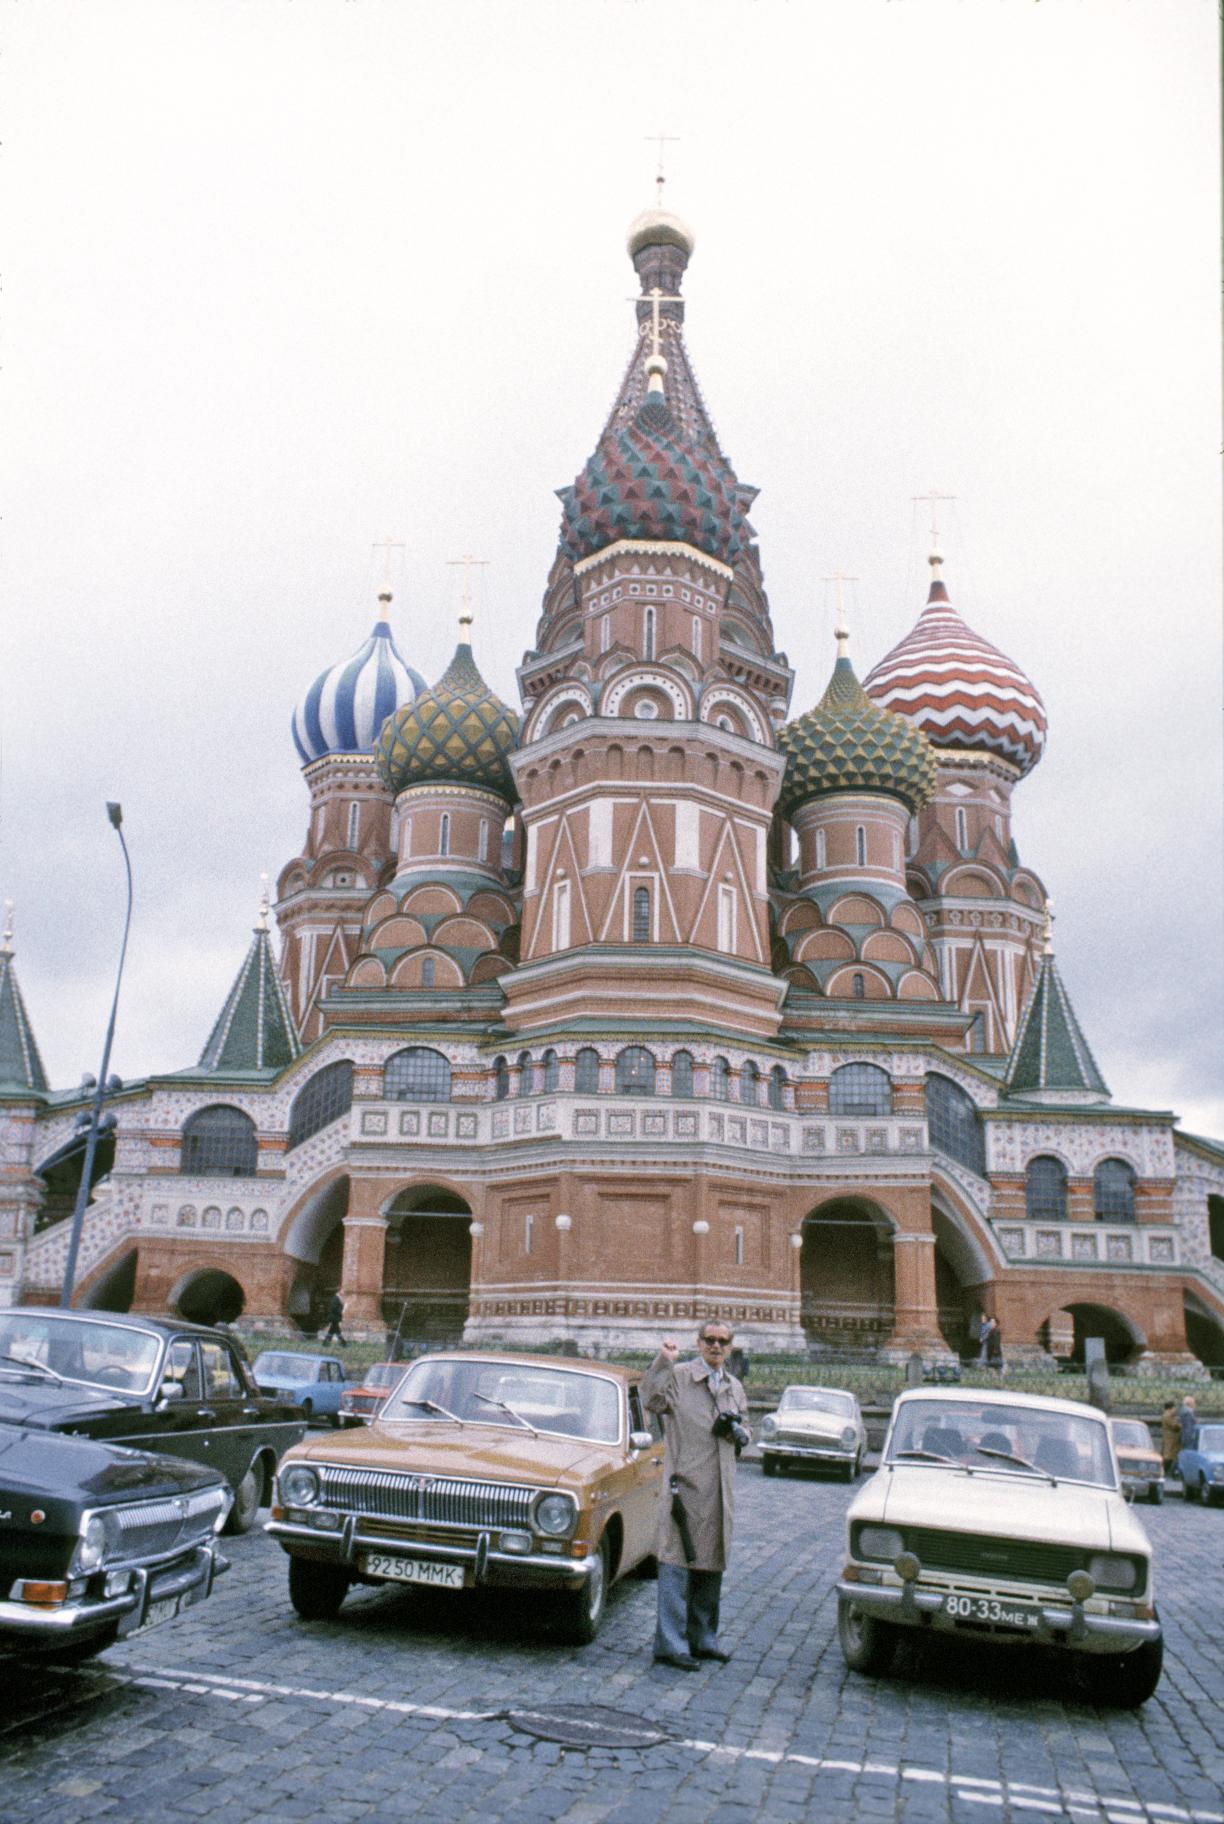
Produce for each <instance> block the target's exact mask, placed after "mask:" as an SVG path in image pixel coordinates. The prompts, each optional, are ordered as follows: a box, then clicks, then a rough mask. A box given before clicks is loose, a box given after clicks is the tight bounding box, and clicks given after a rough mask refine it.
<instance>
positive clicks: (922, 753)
mask: <svg viewBox="0 0 1224 1824" xmlns="http://www.w3.org/2000/svg"><path fill="white" fill-rule="evenodd" d="M778 746H779V747H780V748H781V749H782V751H783V752H784V753H785V754H786V756H787V760H786V777H785V779H784V781H783V786H782V793H781V796H780V798H779V801H778V802H779V806H780V808H781V810H782V811H783V812H784V813H785V814H786V815H789V814H790V812H791V811H793V810H796V809H798V807H799V806H800V805H801V804H806V803H807V801H808V799H809V798H819V797H823V796H827V795H828V794H829V793H832V792H887V793H888V794H889V795H890V796H891V797H893V798H899V799H900V800H901V801H902V803H903V804H905V805H906V806H908V808H909V810H910V811H911V812H913V811H917V810H919V809H920V808H921V806H922V805H924V804H925V803H926V802H927V800H928V799H929V798H930V796H931V794H932V792H933V791H934V789H935V756H934V754H933V753H932V751H931V744H930V742H929V741H928V740H927V738H926V736H925V735H924V734H923V733H922V731H921V729H917V728H915V727H914V725H913V723H912V722H910V721H908V720H907V718H906V717H905V716H897V715H893V714H892V713H891V712H890V711H889V710H886V709H880V708H879V707H878V706H877V705H876V704H874V703H873V702H872V701H871V699H870V698H869V697H868V696H866V695H865V693H864V691H863V687H862V685H861V684H860V683H859V681H858V679H857V678H856V677H855V675H854V667H853V666H852V665H851V663H850V660H849V659H848V658H847V657H846V656H845V654H844V653H842V654H841V655H840V656H839V658H838V660H837V664H836V665H835V666H834V668H833V676H832V677H831V678H830V680H829V686H828V689H827V690H826V691H825V693H824V696H823V697H822V698H821V699H820V702H819V703H818V704H817V705H816V707H815V709H809V710H808V712H807V714H806V715H803V716H798V717H797V718H796V719H795V721H793V722H788V723H787V724H786V726H785V727H784V728H782V729H780V730H779V732H778Z"/></svg>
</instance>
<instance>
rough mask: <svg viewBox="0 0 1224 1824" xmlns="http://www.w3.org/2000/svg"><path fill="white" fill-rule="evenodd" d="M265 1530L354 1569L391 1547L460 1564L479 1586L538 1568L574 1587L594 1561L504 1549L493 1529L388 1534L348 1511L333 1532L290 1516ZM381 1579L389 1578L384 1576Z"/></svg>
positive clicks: (397, 1552)
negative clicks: (442, 1540)
mask: <svg viewBox="0 0 1224 1824" xmlns="http://www.w3.org/2000/svg"><path fill="white" fill-rule="evenodd" d="M264 1531H265V1532H266V1533H270V1534H271V1535H272V1537H273V1538H274V1539H278V1540H279V1541H280V1543H281V1545H282V1546H283V1547H284V1548H285V1550H286V1551H291V1550H292V1548H293V1547H294V1546H295V1545H309V1546H310V1548H311V1552H310V1556H311V1557H312V1558H315V1559H317V1560H319V1561H321V1562H325V1563H331V1564H347V1565H350V1566H352V1567H353V1569H354V1570H355V1569H356V1566H357V1556H358V1554H359V1553H361V1552H389V1553H392V1554H394V1556H396V1557H397V1558H415V1559H417V1560H419V1561H422V1562H424V1563H434V1564H437V1563H443V1564H461V1565H463V1566H464V1567H465V1568H466V1569H469V1570H470V1571H471V1572H472V1581H473V1583H474V1584H476V1585H477V1586H480V1585H482V1584H489V1583H492V1584H498V1583H500V1584H511V1583H521V1582H523V1581H524V1579H523V1578H522V1577H521V1576H516V1575H515V1573H516V1572H523V1571H528V1572H531V1573H533V1575H532V1577H531V1579H530V1581H532V1582H537V1578H536V1576H535V1575H534V1573H538V1572H542V1573H543V1574H544V1576H545V1577H546V1579H547V1581H548V1582H550V1583H553V1582H555V1583H556V1584H557V1585H558V1586H563V1587H565V1588H567V1589H576V1588H577V1587H578V1586H579V1585H580V1584H582V1583H584V1582H585V1581H586V1579H587V1578H588V1577H589V1576H590V1574H591V1571H592V1569H593V1567H594V1564H595V1559H594V1558H593V1557H590V1558H563V1557H561V1556H560V1555H558V1556H556V1557H552V1556H546V1555H545V1554H544V1553H543V1552H504V1551H502V1550H500V1549H499V1548H495V1547H494V1545H493V1540H492V1532H491V1531H484V1532H479V1533H475V1534H473V1537H472V1542H471V1544H470V1545H468V1544H467V1543H466V1542H465V1543H464V1544H462V1545H441V1544H435V1543H434V1542H433V1541H432V1540H418V1539H396V1538H387V1537H384V1536H383V1535H382V1534H381V1533H378V1532H375V1531H371V1530H368V1529H367V1528H365V1527H363V1526H362V1525H361V1523H360V1521H359V1520H358V1519H357V1517H356V1516H355V1515H353V1514H349V1515H347V1516H346V1518H345V1522H344V1526H343V1528H342V1529H341V1530H340V1531H338V1532H334V1533H326V1532H320V1531H318V1530H316V1529H315V1528H314V1527H313V1526H300V1525H298V1524H297V1523H296V1522H294V1521H290V1520H268V1521H265V1523H264ZM378 1581H379V1582H383V1581H389V1580H384V1579H382V1578H380V1579H378Z"/></svg>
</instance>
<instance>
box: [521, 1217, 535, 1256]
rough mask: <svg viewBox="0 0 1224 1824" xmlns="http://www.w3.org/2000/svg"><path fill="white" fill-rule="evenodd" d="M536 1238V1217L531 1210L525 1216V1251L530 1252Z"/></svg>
mask: <svg viewBox="0 0 1224 1824" xmlns="http://www.w3.org/2000/svg"><path fill="white" fill-rule="evenodd" d="M534 1240H535V1217H534V1215H533V1214H532V1212H531V1211H530V1210H528V1212H527V1214H526V1215H525V1216H524V1217H523V1252H524V1254H530V1252H531V1244H532V1242H533V1241H534Z"/></svg>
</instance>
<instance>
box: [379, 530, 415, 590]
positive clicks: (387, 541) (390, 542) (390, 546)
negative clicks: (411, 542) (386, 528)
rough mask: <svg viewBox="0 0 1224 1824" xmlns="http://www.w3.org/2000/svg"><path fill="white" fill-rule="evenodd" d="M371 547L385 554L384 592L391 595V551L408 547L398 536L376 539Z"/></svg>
mask: <svg viewBox="0 0 1224 1824" xmlns="http://www.w3.org/2000/svg"><path fill="white" fill-rule="evenodd" d="M370 549H371V551H381V552H382V554H383V592H384V594H387V595H390V593H391V553H392V552H393V551H406V550H407V549H408V547H407V545H405V544H404V543H403V542H402V540H400V539H398V538H384V539H380V540H376V541H375V543H374V544H372V545H371V546H370Z"/></svg>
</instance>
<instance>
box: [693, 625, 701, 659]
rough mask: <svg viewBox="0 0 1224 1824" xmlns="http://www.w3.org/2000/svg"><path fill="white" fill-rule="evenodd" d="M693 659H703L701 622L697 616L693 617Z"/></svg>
mask: <svg viewBox="0 0 1224 1824" xmlns="http://www.w3.org/2000/svg"><path fill="white" fill-rule="evenodd" d="M693 657H694V658H695V659H699V658H700V657H701V622H700V621H699V620H698V618H697V616H696V615H694V616H693Z"/></svg>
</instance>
